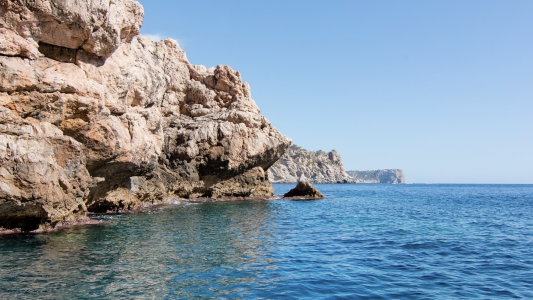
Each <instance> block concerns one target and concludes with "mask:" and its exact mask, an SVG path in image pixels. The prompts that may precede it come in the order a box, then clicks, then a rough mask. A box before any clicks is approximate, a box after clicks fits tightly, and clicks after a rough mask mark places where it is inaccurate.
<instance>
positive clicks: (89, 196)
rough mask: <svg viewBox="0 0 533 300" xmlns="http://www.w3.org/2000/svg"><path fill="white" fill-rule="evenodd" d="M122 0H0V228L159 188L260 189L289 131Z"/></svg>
mask: <svg viewBox="0 0 533 300" xmlns="http://www.w3.org/2000/svg"><path fill="white" fill-rule="evenodd" d="M142 16H143V8H142V6H141V5H140V4H139V3H137V2H135V1H131V0H118V1H110V0H85V1H62V0H49V1H46V0H44V1H29V0H22V1H15V0H0V33H1V35H0V229H1V228H5V229H7V228H22V229H24V230H33V229H36V228H39V227H41V228H43V226H44V227H46V226H54V225H55V224H57V223H59V222H68V221H74V220H79V219H83V218H84V217H85V214H86V212H87V211H92V212H103V211H109V210H120V209H127V208H133V207H136V206H139V205H144V204H146V203H154V202H157V201H162V200H163V199H165V198H166V197H260V196H265V197H268V196H270V195H272V194H273V189H272V186H271V184H270V181H269V175H268V173H267V172H266V171H267V170H268V169H269V168H270V167H271V166H272V165H273V164H274V163H275V162H276V161H277V160H278V159H279V158H280V157H281V156H282V155H283V153H284V152H285V150H286V149H287V148H288V147H289V145H290V143H291V140H290V139H289V138H287V137H286V136H284V135H283V134H281V133H280V132H278V131H277V130H276V129H275V128H274V127H272V125H271V124H270V122H269V121H268V120H267V119H266V118H265V117H264V116H262V115H261V114H260V110H259V108H258V107H257V105H256V104H255V102H254V100H253V99H252V98H251V92H250V87H249V85H248V84H247V83H246V82H243V81H242V78H241V75H240V74H239V72H236V71H234V70H232V69H231V68H230V67H229V66H222V65H219V66H217V67H216V68H206V67H204V66H200V65H192V64H190V63H189V62H188V60H187V57H186V55H185V53H184V51H183V50H181V49H180V47H179V45H178V44H177V43H176V42H175V41H173V40H170V39H169V40H164V41H159V42H153V41H151V40H150V39H149V38H146V37H143V36H140V35H138V32H139V27H140V26H141V24H142Z"/></svg>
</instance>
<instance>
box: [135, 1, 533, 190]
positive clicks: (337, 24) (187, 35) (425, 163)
mask: <svg viewBox="0 0 533 300" xmlns="http://www.w3.org/2000/svg"><path fill="white" fill-rule="evenodd" d="M140 2H141V3H142V4H143V6H144V9H145V19H144V25H143V27H142V29H141V33H142V34H149V35H154V36H160V37H163V38H167V37H170V38H173V39H176V40H178V42H179V43H180V45H181V47H182V48H183V49H184V50H185V51H186V52H187V56H188V58H189V61H190V62H191V63H193V64H202V65H206V66H207V67H210V66H216V65H217V64H227V65H230V66H231V67H232V68H234V69H235V70H238V71H240V72H241V74H242V76H243V79H244V80H245V81H248V82H249V83H250V85H251V88H252V97H253V98H254V100H255V101H256V102H257V104H258V105H259V107H260V108H261V111H262V113H263V114H264V115H265V116H266V117H267V118H268V119H269V120H270V121H271V122H272V124H273V125H274V126H275V127H276V128H277V129H279V130H280V131H281V132H282V133H284V134H286V135H288V136H289V137H291V138H292V139H293V141H294V143H296V144H298V145H300V146H302V147H304V148H306V149H309V150H315V151H316V150H319V149H321V150H325V151H329V150H331V149H337V150H338V151H339V153H340V154H341V156H342V158H343V161H344V166H345V168H346V169H347V170H371V169H383V168H401V169H403V170H404V171H405V173H406V177H407V181H408V182H410V183H533V134H532V133H533V1H530V0H527V1H519V0H515V1H503V0H501V1H490V0H471V1H463V0H461V1H450V0H447V1H422V0H418V1H416V0H409V1H407V0H406V1H398V0H390V1H356V0H345V1H340V0H337V1H325V0H323V1H313V0H311V1H280V0H271V1H249V0H247V1H240V0H239V1H232V0H229V1H161V0H150V1H148V0H141V1H140Z"/></svg>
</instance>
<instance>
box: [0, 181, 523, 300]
mask: <svg viewBox="0 0 533 300" xmlns="http://www.w3.org/2000/svg"><path fill="white" fill-rule="evenodd" d="M291 187H292V186H291V185H275V188H276V192H277V193H278V194H283V193H284V192H286V191H288V190H289V189H290V188H291ZM318 188H319V189H320V190H321V191H322V192H323V193H324V194H325V195H326V196H327V199H325V200H322V201H309V202H306V201H284V200H273V201H268V202H265V201H252V202H228V203H201V204H196V205H187V204H186V203H179V202H176V203H174V205H172V206H169V207H167V208H165V209H161V210H156V211H152V212H146V213H138V214H132V215H117V216H101V217H97V219H99V220H100V221H101V222H100V225H97V226H90V227H79V228H71V229H66V230H63V231H60V232H56V233H50V234H44V235H29V236H3V237H0V270H2V272H0V295H2V298H6V299H35V298H40V299H73V298H76V299H117V298H118V299H122V298H127V299H191V298H192V299H195V298H197V299H203V298H217V299H273V298H276V299H472V298H479V299H509V298H524V299H533V292H531V291H533V259H532V258H531V249H533V186H531V185H365V184H358V185H318Z"/></svg>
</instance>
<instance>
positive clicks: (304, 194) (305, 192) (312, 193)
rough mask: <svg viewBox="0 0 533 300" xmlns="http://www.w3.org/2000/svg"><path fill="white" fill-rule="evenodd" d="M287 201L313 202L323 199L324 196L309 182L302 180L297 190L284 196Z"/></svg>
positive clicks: (294, 189)
mask: <svg viewBox="0 0 533 300" xmlns="http://www.w3.org/2000/svg"><path fill="white" fill-rule="evenodd" d="M283 198H285V199H295V200H298V199H301V200H313V199H322V198H324V195H322V193H321V192H319V191H318V190H317V189H316V188H315V187H314V186H313V185H312V184H311V183H310V182H309V181H306V180H302V181H300V182H298V184H297V185H296V187H295V188H293V189H292V190H290V191H289V192H288V193H286V194H285V195H283Z"/></svg>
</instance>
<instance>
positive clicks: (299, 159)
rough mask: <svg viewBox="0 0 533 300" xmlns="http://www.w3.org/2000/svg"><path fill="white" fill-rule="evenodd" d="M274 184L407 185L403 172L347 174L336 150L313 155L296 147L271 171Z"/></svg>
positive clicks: (270, 176) (317, 152)
mask: <svg viewBox="0 0 533 300" xmlns="http://www.w3.org/2000/svg"><path fill="white" fill-rule="evenodd" d="M268 176H269V178H270V180H271V181H272V182H273V183H296V182H298V179H299V178H300V177H302V176H303V177H305V178H306V179H307V180H309V181H310V182H313V183H393V184H396V183H405V175H404V172H403V171H402V170H398V169H386V170H374V171H345V170H344V165H343V164H342V159H341V156H340V155H339V153H338V152H337V151H336V150H332V151H331V152H324V151H321V150H319V151H309V150H305V149H303V148H301V147H300V146H298V145H292V146H290V147H289V149H287V152H286V153H285V154H284V155H283V156H282V157H281V158H280V159H279V160H278V161H277V162H276V163H275V164H274V165H273V166H272V167H271V168H270V169H269V170H268Z"/></svg>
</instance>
